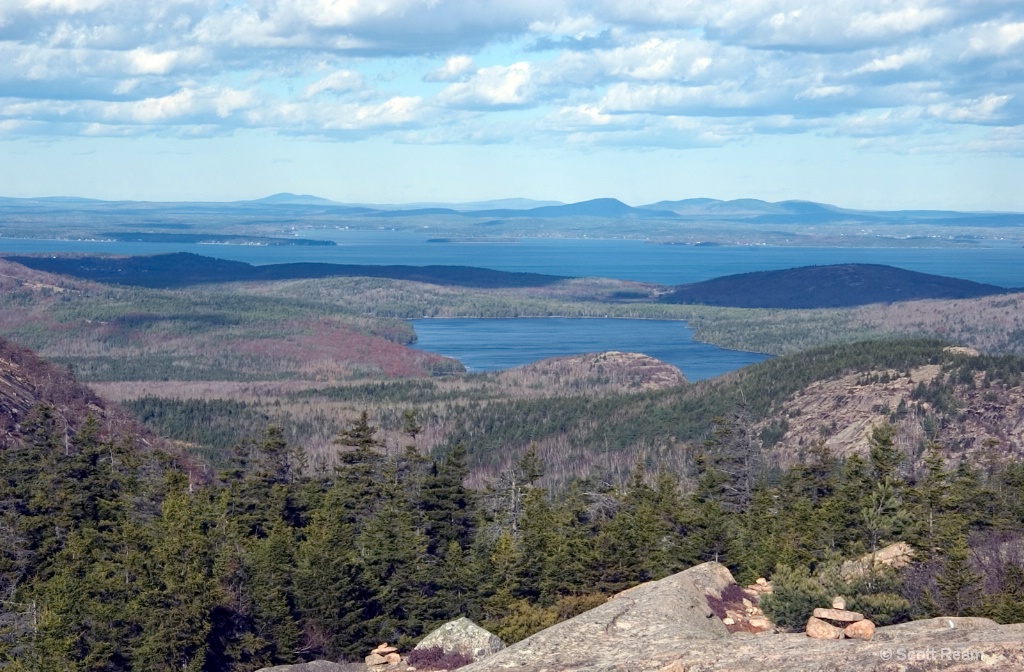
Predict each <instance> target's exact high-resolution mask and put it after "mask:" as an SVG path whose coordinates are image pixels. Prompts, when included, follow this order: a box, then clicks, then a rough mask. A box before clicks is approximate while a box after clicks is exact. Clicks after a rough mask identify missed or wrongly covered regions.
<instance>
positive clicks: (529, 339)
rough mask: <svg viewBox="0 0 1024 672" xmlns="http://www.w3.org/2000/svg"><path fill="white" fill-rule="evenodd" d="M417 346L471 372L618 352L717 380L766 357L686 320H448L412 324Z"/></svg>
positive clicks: (689, 377)
mask: <svg viewBox="0 0 1024 672" xmlns="http://www.w3.org/2000/svg"><path fill="white" fill-rule="evenodd" d="M411 322H412V325H413V327H414V328H415V329H416V333H417V334H418V335H419V341H418V342H417V343H416V345H415V347H416V348H419V349H421V350H427V351H429V352H437V353H440V354H443V355H447V356H449V357H454V358H455V359H458V360H459V361H460V362H462V363H463V364H464V365H465V366H466V368H467V369H468V370H469V371H471V372H479V371H496V370H499V369H510V368H513V367H516V366H522V365H524V364H529V363H530V362H535V361H537V360H540V359H546V358H548V357H559V356H566V355H576V354H581V353H586V352H603V351H606V350H619V351H621V352H641V353H643V354H645V355H648V356H650V357H654V358H656V359H660V360H662V361H664V362H668V363H669V364H672V365H674V366H676V367H678V368H679V369H680V370H681V371H682V372H683V375H685V376H686V378H687V380H690V381H696V380H703V379H705V378H714V377H715V376H720V375H722V374H724V373H728V372H729V371H734V370H736V369H739V368H741V367H744V366H747V365H748V364H754V363H757V362H761V361H764V360H765V359H767V358H768V357H767V355H762V354H758V353H753V352H742V351H739V350H726V349H724V348H719V347H718V346H715V345H710V344H708V343H701V342H699V341H694V340H693V330H692V329H690V328H689V327H688V326H686V323H685V322H681V321H673V320H629V319H603V318H556V317H542V318H510V319H472V318H444V319H429V320H411Z"/></svg>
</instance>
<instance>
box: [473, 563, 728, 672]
mask: <svg viewBox="0 0 1024 672" xmlns="http://www.w3.org/2000/svg"><path fill="white" fill-rule="evenodd" d="M730 586H733V587H735V582H734V581H733V578H732V575H731V574H730V573H729V570H728V569H726V568H725V567H723V566H722V565H720V564H718V563H715V562H707V563H704V564H703V565H698V566H696V567H692V568H690V569H688V570H686V571H685V572H680V573H679V574H674V575H672V576H669V577H667V578H664V579H661V580H660V581H652V582H650V583H645V584H641V585H639V586H636V587H635V588H631V589H629V590H627V591H624V592H622V593H619V594H618V595H616V596H615V597H613V598H612V599H611V600H609V601H608V602H606V603H604V604H602V605H601V606H599V607H596V608H594V609H591V610H590V611H587V612H585V613H583V614H580V615H579V616H576V617H575V618H571V619H569V620H568V621H563V622H562V623H558V624H557V625H553V626H552V627H550V628H548V629H546V630H543V631H541V632H539V633H537V634H535V635H533V636H532V637H528V638H527V639H524V640H523V641H521V642H518V643H516V644H513V645H511V646H509V647H508V648H506V649H504V650H503V651H500V652H498V653H496V654H495V655H493V656H491V657H489V658H486V659H484V660H482V661H479V662H477V663H474V664H472V665H469V666H467V667H463V668H461V669H462V670H464V671H465V672H478V671H482V670H503V669H506V668H516V669H521V670H540V669H544V668H547V669H549V670H570V669H571V670H595V671H600V670H618V669H637V668H635V667H630V666H633V665H635V664H636V661H649V660H653V659H655V658H656V657H657V656H658V655H660V654H662V653H664V652H665V651H666V650H670V649H671V648H672V647H674V646H679V644H680V643H681V642H687V641H691V642H694V643H695V646H698V647H703V646H707V643H708V642H709V641H716V640H724V639H726V638H727V637H729V631H728V630H727V629H726V627H725V625H724V624H723V623H722V621H721V619H719V618H718V617H717V616H715V613H714V611H713V610H712V609H711V607H710V606H709V604H708V597H709V596H711V597H713V598H716V599H721V597H722V594H723V592H724V591H725V590H726V589H727V588H729V587H730ZM697 642H699V643H700V644H696V643H697ZM623 664H624V665H626V667H620V665H623ZM663 664H664V663H663ZM653 669H658V667H655V668H653Z"/></svg>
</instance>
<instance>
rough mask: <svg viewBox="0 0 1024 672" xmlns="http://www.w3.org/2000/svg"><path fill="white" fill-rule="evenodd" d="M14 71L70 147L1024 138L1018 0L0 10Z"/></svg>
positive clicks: (19, 87) (48, 1)
mask: <svg viewBox="0 0 1024 672" xmlns="http://www.w3.org/2000/svg"><path fill="white" fill-rule="evenodd" d="M0 63H3V64H4V67H3V68H0V92H2V93H0V95H3V96H5V97H6V98H5V100H6V101H7V103H8V104H6V105H5V106H4V108H3V109H4V112H3V114H2V115H0V119H2V120H3V122H4V123H6V124H8V125H9V126H10V125H11V124H15V123H21V126H20V128H23V129H24V128H37V126H35V125H34V124H36V122H38V121H40V120H45V126H46V128H54V127H55V125H61V124H64V125H65V126H64V130H63V131H62V132H69V133H71V132H75V131H73V130H71V129H73V128H78V129H93V130H89V131H86V130H80V131H79V132H82V133H86V132H89V133H93V132H101V133H104V134H107V133H109V134H116V131H115V130H113V129H114V127H116V126H117V125H118V124H123V125H125V126H126V127H128V128H129V131H128V132H131V133H136V132H145V129H150V130H151V131H152V132H154V133H155V132H158V131H159V128H160V127H161V126H162V125H168V126H174V127H175V128H176V129H178V131H179V132H186V131H185V130H184V129H185V127H187V126H190V125H191V126H194V127H195V128H196V133H199V134H209V133H211V132H214V131H213V130H212V129H214V128H216V129H219V130H218V131H217V132H220V133H231V132H232V131H233V130H235V129H238V128H250V127H259V128H266V129H268V130H270V131H272V132H279V133H288V134H312V135H316V134H319V133H322V132H326V133H330V132H332V131H335V130H337V131H355V130H363V131H366V132H373V130H372V129H377V131H376V132H379V133H380V134H382V135H386V134H388V133H391V132H392V131H394V130H395V129H400V130H401V132H402V133H403V134H404V135H402V136H401V137H402V138H404V139H410V138H415V137H420V138H427V137H431V138H441V137H446V138H463V139H467V138H468V139H472V138H477V139H482V138H487V141H488V142H491V141H494V142H497V141H503V140H501V139H504V140H507V141H515V138H516V137H517V136H518V137H527V138H529V137H533V135H531V133H533V134H534V135H535V134H536V133H541V134H545V135H546V136H550V135H551V134H557V133H567V134H568V133H584V134H586V133H589V132H590V131H586V130H581V129H588V128H589V129H591V130H592V131H593V132H609V133H611V132H613V131H614V132H615V133H620V135H619V137H621V138H625V137H627V136H630V134H632V137H637V138H639V137H641V136H642V137H644V138H647V141H651V142H655V141H657V140H658V139H659V138H660V139H662V140H665V141H666V142H668V141H669V140H668V139H667V138H668V136H669V135H670V134H671V133H673V132H680V133H684V132H685V133H687V134H690V137H697V136H699V135H700V134H702V133H705V134H707V136H706V137H708V138H716V139H722V138H733V139H735V138H740V137H743V134H744V133H748V134H749V133H790V132H799V131H801V130H802V129H804V130H805V129H808V128H812V127H813V128H815V129H825V130H826V131H830V132H832V133H834V134H837V135H857V134H864V135H872V134H875V133H877V132H880V131H879V130H878V129H881V128H882V127H888V128H891V129H893V130H892V132H901V133H915V132H918V131H915V124H917V125H918V127H920V128H923V127H924V125H925V124H926V123H927V125H928V127H929V129H932V128H943V127H951V126H953V125H956V126H962V125H964V124H979V125H986V126H988V125H991V124H996V123H998V124H1004V125H1007V126H1008V127H1012V126H1014V125H1024V107H1022V105H1021V103H1020V102H1019V101H1021V100H1024V6H1022V5H1021V4H1020V2H1019V1H1018V0H987V1H986V2H983V3H976V2H975V3H963V2H960V1H959V0H900V1H899V2H894V1H893V0H836V1H835V2H827V3H826V2H820V3H809V2H806V0H721V2H715V3H711V2H705V1H704V0H632V1H631V2H621V1H619V0H587V1H584V0H521V1H519V2H516V3H510V2H507V0H476V1H475V2H474V3H473V4H472V6H471V7H469V6H467V4H466V3H460V2H455V1H453V0H288V1H285V0H232V1H231V2H228V3H223V2H216V1H215V0H165V1H164V2H138V1H137V0H31V1H28V2H26V1H17V0H0ZM495 63H498V65H495ZM423 73H425V74H423ZM434 83H443V84H444V85H445V86H444V87H443V88H442V89H441V90H440V92H437V91H436V89H437V88H438V87H435V86H431V85H432V84H434ZM522 108H536V109H537V111H536V112H535V113H532V117H531V118H530V119H529V120H527V119H525V117H526V116H527V113H526V112H517V111H516V110H521V109H522ZM517 115H518V117H517ZM886 115H888V116H886ZM513 118H514V122H515V126H514V128H515V130H516V132H515V133H511V132H507V131H506V130H504V129H508V128H512V127H513V126H512V122H511V121H510V119H513ZM428 119H429V120H430V123H431V124H435V125H436V126H437V127H438V128H440V127H443V131H440V130H438V131H436V132H429V133H428V132H426V131H423V130H422V129H421V128H420V126H421V125H422V124H424V123H426V121H425V120H428ZM695 119H699V120H700V121H699V122H695V121H694V120H695ZM782 119H790V120H793V119H798V120H800V121H799V122H791V123H788V124H786V123H782V122H780V121H779V120H782ZM768 120H772V121H771V122H770V123H769V122H768ZM915 120H916V121H915ZM692 123H699V125H700V126H701V129H700V130H694V129H690V128H689V126H688V124H692ZM75 124H78V126H74V125H75ZM140 128H142V129H143V130H142V131H140V130H139V129H140ZM646 128H651V129H653V130H652V131H651V132H650V133H647V132H645V130H644V129H646ZM529 129H533V131H530V130H529ZM559 129H561V130H559ZM730 129H733V130H734V131H735V132H733V131H730ZM691 131H692V132H691ZM921 132H923V131H921ZM929 132H931V131H929ZM390 137H399V136H397V135H391V136H390ZM575 137H577V138H578V137H582V136H579V135H577V136H575ZM410 141H411V140H410ZM453 141H459V140H453ZM467 141H472V140H467ZM480 141H483V140H480Z"/></svg>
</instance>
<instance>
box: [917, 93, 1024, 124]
mask: <svg viewBox="0 0 1024 672" xmlns="http://www.w3.org/2000/svg"><path fill="white" fill-rule="evenodd" d="M1011 98H1012V96H997V95H994V94H990V95H987V96H984V97H982V98H976V99H973V100H965V101H960V102H954V103H941V104H938V105H929V106H928V108H927V110H928V114H930V115H931V116H933V117H935V118H937V119H941V120H943V121H950V122H954V123H985V122H991V121H994V120H996V119H998V118H999V114H998V112H999V111H1000V110H1001V109H1002V108H1003V107H1004V106H1005V105H1006V104H1007V103H1008V102H1009V101H1010V99H1011Z"/></svg>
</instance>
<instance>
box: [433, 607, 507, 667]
mask: <svg viewBox="0 0 1024 672" xmlns="http://www.w3.org/2000/svg"><path fill="white" fill-rule="evenodd" d="M431 647H437V648H439V649H441V650H443V651H444V652H445V653H452V652H457V653H462V654H464V655H467V656H470V657H472V658H473V660H480V659H481V658H486V657H487V656H491V655H493V654H495V653H497V652H498V651H501V650H502V649H504V648H505V642H503V641H501V638H500V637H498V636H497V635H494V634H491V633H490V632H488V631H487V630H484V629H483V628H481V627H480V626H479V625H477V624H476V623H474V622H473V621H471V620H469V619H468V618H466V617H462V618H457V619H455V620H454V621H449V622H448V623H445V624H444V625H442V626H441V627H439V628H438V629H436V630H434V631H433V632H431V633H430V634H429V635H427V636H426V637H424V638H423V639H422V640H421V641H420V643H419V644H417V645H416V649H428V648H431Z"/></svg>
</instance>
